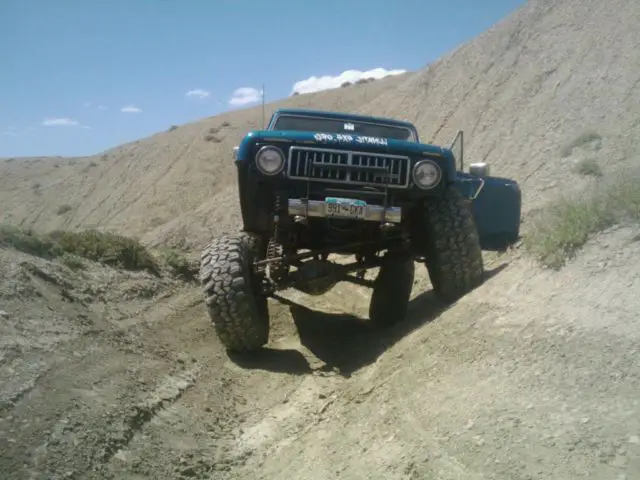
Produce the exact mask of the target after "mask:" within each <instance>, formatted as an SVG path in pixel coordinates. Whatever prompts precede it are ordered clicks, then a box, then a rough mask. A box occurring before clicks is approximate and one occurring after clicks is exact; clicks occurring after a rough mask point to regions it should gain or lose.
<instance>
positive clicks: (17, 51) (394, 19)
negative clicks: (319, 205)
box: [0, 0, 525, 157]
mask: <svg viewBox="0 0 640 480" xmlns="http://www.w3.org/2000/svg"><path fill="white" fill-rule="evenodd" d="M524 3H525V1H524V0H482V1H479V0H448V1H445V0H441V1H437V0H348V1H346V0H325V1H323V2H318V3H316V2H302V1H294V0H273V1H266V0H243V1H238V0H0V65H2V73H1V74H0V157H16V156H40V155H63V156H76V155H91V154H96V153H99V152H100V151H102V150H104V149H106V148H110V147H113V146H116V145H119V144H121V143H124V142H128V141H132V140H135V139H138V138H142V137H146V136H148V135H151V134H153V133H156V132H159V131H164V130H166V129H167V128H168V127H169V126H170V125H173V124H181V123H185V122H189V121H193V120H197V119H199V118H202V117H208V116H211V115H215V114H217V113H220V112H222V111H225V110H230V109H236V108H246V107H249V106H252V105H255V103H244V104H242V103H241V100H240V101H235V102H233V103H230V100H231V99H232V97H233V95H234V91H236V89H238V88H249V89H260V88H261V85H262V83H264V84H265V94H266V95H265V98H266V101H267V102H270V101H274V100H277V99H279V98H283V97H286V96H288V95H290V94H291V92H292V90H293V88H294V85H296V82H300V83H298V84H297V85H298V88H302V89H304V90H303V91H309V90H312V89H316V88H322V87H323V86H324V87H326V86H330V85H332V84H334V83H335V82H336V81H333V83H332V82H331V81H327V80H328V79H326V78H325V79H324V81H323V82H317V81H315V82H314V81H307V82H305V80H306V79H309V78H310V77H312V76H315V77H322V76H339V75H340V74H342V73H343V72H345V71H348V70H358V71H369V70H373V69H376V68H382V69H386V70H396V69H400V70H417V69H420V68H422V67H424V66H426V65H427V64H429V63H430V62H432V61H434V60H435V59H437V58H438V57H440V56H441V55H443V54H445V53H447V52H449V51H451V50H452V49H454V48H455V47H456V46H458V45H459V44H461V43H463V42H465V41H467V40H469V39H471V38H473V37H474V36H476V35H478V34H479V33H481V32H483V31H484V30H486V29H487V28H489V27H490V26H491V25H493V24H494V23H496V22H497V21H499V20H500V19H501V18H503V17H504V16H506V15H507V14H509V13H510V12H512V11H513V10H515V9H516V8H518V7H520V6H521V5H523V4H524ZM343 78H344V77H343ZM187 92H192V94H191V95H187ZM247 92H248V93H249V94H248V95H244V97H242V98H244V100H246V101H250V100H252V99H255V98H256V97H255V95H253V94H252V92H251V91H246V92H245V93H247ZM123 109H124V110H125V111H122V110H123Z"/></svg>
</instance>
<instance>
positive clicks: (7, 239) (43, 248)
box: [0, 225, 64, 258]
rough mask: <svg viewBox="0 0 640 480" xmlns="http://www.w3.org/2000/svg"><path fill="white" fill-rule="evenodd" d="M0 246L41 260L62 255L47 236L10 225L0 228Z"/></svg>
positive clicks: (59, 248) (62, 251) (60, 249)
mask: <svg viewBox="0 0 640 480" xmlns="http://www.w3.org/2000/svg"><path fill="white" fill-rule="evenodd" d="M0 245H6V246H9V247H13V248H15V249H16V250H20V251H21V252H24V253H28V254H30V255H36V256H38V257H43V258H54V257H57V256H59V255H62V254H63V253H64V250H62V248H61V247H60V245H58V244H57V243H56V242H55V241H54V240H52V239H51V238H49V237H48V236H43V235H40V234H38V233H36V232H34V231H33V230H31V229H28V228H25V229H23V228H18V227H14V226H11V225H1V226H0Z"/></svg>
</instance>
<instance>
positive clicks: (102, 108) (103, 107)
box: [98, 105, 109, 110]
mask: <svg viewBox="0 0 640 480" xmlns="http://www.w3.org/2000/svg"><path fill="white" fill-rule="evenodd" d="M98 110H109V107H105V106H104V105H98Z"/></svg>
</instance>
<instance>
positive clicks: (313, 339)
mask: <svg viewBox="0 0 640 480" xmlns="http://www.w3.org/2000/svg"><path fill="white" fill-rule="evenodd" d="M507 265H508V264H506V263H505V264H502V265H500V266H499V267H496V268H495V269H492V270H488V271H487V272H486V276H485V280H488V279H489V278H491V277H493V276H495V275H497V274H498V273H499V272H500V271H502V270H503V269H504V268H505V267H506V266H507ZM277 299H278V300H279V301H280V302H281V303H283V304H285V305H287V306H288V307H289V311H290V312H291V317H292V318H293V321H294V323H295V326H296V328H297V330H298V335H299V338H300V343H302V345H304V346H305V347H306V348H307V349H309V351H310V352H311V353H313V354H314V355H315V356H316V357H317V358H318V359H319V360H320V361H322V362H324V366H322V367H321V368H319V369H318V368H316V369H313V368H312V367H311V366H310V364H309V362H308V361H307V359H306V358H305V356H304V355H303V354H302V353H301V352H300V351H298V350H293V349H284V350H283V349H274V348H263V349H261V350H259V351H257V352H254V353H252V354H251V355H246V354H245V355H232V354H230V359H231V360H232V361H233V362H234V363H236V364H237V365H238V366H241V367H243V368H249V369H260V370H267V371H271V372H279V373H288V374H294V375H303V374H311V373H321V372H334V373H335V374H338V375H341V376H343V377H345V378H348V377H350V376H351V375H352V374H353V373H355V372H357V371H358V370H360V369H361V368H363V367H365V366H367V365H371V364H372V363H374V362H375V361H376V360H377V359H378V357H379V356H380V355H381V354H382V353H384V352H385V351H386V350H387V349H389V348H390V347H392V346H393V345H395V344H396V343H397V342H398V341H400V340H401V339H402V338H404V337H406V336H407V335H409V334H410V333H411V332H413V331H414V330H416V329H418V328H420V327H422V326H423V325H425V324H427V323H429V322H431V321H433V320H434V319H436V318H437V317H438V316H439V315H440V314H442V313H443V312H444V311H446V310H447V309H448V308H450V307H451V306H447V305H445V304H444V303H442V302H440V301H439V300H438V299H437V298H436V296H435V294H434V292H433V291H432V290H428V291H426V292H424V293H421V294H419V295H417V296H416V297H415V298H413V299H412V300H411V301H410V302H409V309H408V312H407V316H406V318H405V319H404V320H403V321H402V322H399V323H397V324H396V325H395V326H393V327H391V328H387V329H377V328H374V327H373V326H371V325H370V324H369V322H368V320H367V319H363V318H360V317H358V316H356V315H352V314H349V313H340V314H336V313H326V312H322V311H319V310H315V309H311V308H308V307H305V306H303V305H300V304H298V303H296V302H293V301H291V300H289V299H286V298H283V297H277Z"/></svg>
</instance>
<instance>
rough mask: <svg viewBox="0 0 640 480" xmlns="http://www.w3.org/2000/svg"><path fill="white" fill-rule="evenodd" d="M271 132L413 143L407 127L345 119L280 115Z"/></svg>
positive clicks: (414, 139) (410, 131) (412, 135)
mask: <svg viewBox="0 0 640 480" xmlns="http://www.w3.org/2000/svg"><path fill="white" fill-rule="evenodd" d="M272 130H299V131H305V132H320V133H344V134H347V135H349V134H355V135H363V136H367V137H382V138H392V139H394V140H405V141H409V142H415V141H416V138H415V135H414V132H413V130H411V129H410V128H407V127H401V126H396V125H389V124H383V123H368V122H353V121H349V120H345V119H333V118H323V117H305V116H302V115H280V116H278V118H277V119H276V121H275V124H274V125H273V126H272Z"/></svg>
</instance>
